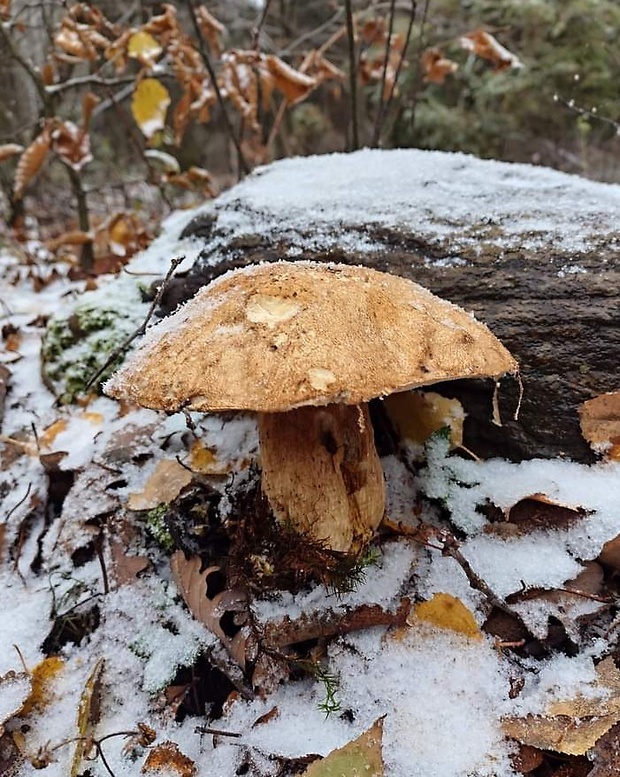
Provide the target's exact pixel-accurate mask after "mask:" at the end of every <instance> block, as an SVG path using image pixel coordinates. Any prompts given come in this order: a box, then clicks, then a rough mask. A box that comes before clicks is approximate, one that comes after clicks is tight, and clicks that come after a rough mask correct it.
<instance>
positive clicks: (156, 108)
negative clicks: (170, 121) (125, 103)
mask: <svg viewBox="0 0 620 777" xmlns="http://www.w3.org/2000/svg"><path fill="white" fill-rule="evenodd" d="M169 105H170V93H169V92H168V90H167V89H166V87H165V86H164V85H163V84H162V83H161V82H160V81H158V80H157V79H156V78H143V79H142V80H141V81H140V83H139V84H138V86H137V87H136V89H135V91H134V93H133V98H132V100H131V113H132V116H133V117H134V119H135V121H136V124H137V125H138V127H140V130H141V132H142V134H143V135H144V137H145V138H152V137H153V135H154V134H155V133H156V132H159V131H160V130H162V129H163V128H164V126H165V121H166V113H167V111H168V106H169Z"/></svg>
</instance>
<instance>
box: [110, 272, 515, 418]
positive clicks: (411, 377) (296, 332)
mask: <svg viewBox="0 0 620 777" xmlns="http://www.w3.org/2000/svg"><path fill="white" fill-rule="evenodd" d="M517 369H518V368H517V362H516V361H515V360H514V359H513V357H512V356H511V355H510V353H509V352H508V351H507V349H506V348H504V346H503V345H502V344H501V343H500V341H499V340H498V339H497V338H496V337H495V336H494V335H493V334H491V332H490V331H489V329H488V328H487V327H486V326H485V325H484V324H481V323H480V322H478V321H477V320H476V319H475V318H473V316H471V315H470V314H469V313H467V312H466V311H465V310H463V309H462V308H459V307H458V306H456V305H453V304H452V303H450V302H446V301H445V300H442V299H440V298H439V297H436V296H435V295H434V294H432V293H431V292H430V291H428V290H427V289H425V288H423V287H422V286H419V285H417V284H415V283H413V282H411V281H408V280H406V279H404V278H401V277H398V276H394V275H389V274H387V273H382V272H379V271H377V270H372V269H369V268H367V267H351V266H348V265H338V264H325V263H314V262H304V261H301V262H274V263H266V264H260V265H252V266H250V267H246V268H243V269H240V270H234V271H232V272H229V273H226V274H225V275H222V276H221V277H219V278H217V279H216V280H215V281H213V282H212V283H210V284H209V285H208V286H206V287H204V288H203V289H201V290H200V291H199V292H198V294H196V296H195V297H194V298H193V299H191V300H190V301H189V302H187V303H186V304H185V305H183V306H182V307H181V308H179V309H178V310H177V311H176V312H175V313H173V314H172V315H171V316H169V317H168V318H165V319H164V320H163V321H162V322H160V323H159V324H157V325H156V326H154V327H152V328H151V329H150V330H149V331H148V332H147V334H146V336H145V337H144V338H143V340H142V342H141V344H140V346H139V347H138V349H137V351H136V352H135V353H134V354H133V356H132V357H131V358H130V359H129V360H128V361H127V362H126V364H125V365H124V366H123V367H121V369H120V370H119V371H118V372H117V373H116V374H115V375H114V376H113V377H112V378H111V379H110V380H109V381H108V382H107V383H106V385H105V387H104V388H105V391H106V393H107V394H109V395H110V396H112V397H117V398H127V399H132V400H134V401H135V402H137V403H138V404H140V405H143V406H144V407H149V408H153V409H159V410H166V411H169V412H174V411H177V410H179V409H181V408H187V409H190V410H198V411H203V412H217V411H227V410H251V411H256V412H268V413H273V412H282V411H286V410H291V409H292V408H295V407H301V406H303V405H326V404H330V403H344V404H360V403H362V402H367V401H369V400H370V399H373V398H375V397H382V396H387V395H388V394H391V393H393V392H396V391H404V390H406V389H410V388H415V387H418V386H427V385H430V384H432V383H438V382H440V381H446V380H455V379H457V378H483V377H491V378H495V379H497V378H499V377H500V376H501V375H504V374H505V373H509V372H510V373H515V372H516V371H517Z"/></svg>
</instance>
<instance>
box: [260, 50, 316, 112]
mask: <svg viewBox="0 0 620 777" xmlns="http://www.w3.org/2000/svg"><path fill="white" fill-rule="evenodd" d="M261 57H262V60H263V61H264V63H265V66H266V68H267V70H268V71H269V73H270V74H271V76H272V77H273V80H274V86H275V88H276V89H277V90H278V91H279V92H281V93H282V94H283V95H284V99H285V100H286V101H287V103H289V105H295V104H296V103H298V102H301V101H302V100H305V99H306V97H307V96H308V95H309V94H310V92H311V91H312V90H313V89H314V88H315V87H316V85H317V80H316V79H315V78H312V76H309V75H306V74H305V73H301V72H300V71H299V70H295V68H293V67H291V66H290V65H287V64H286V62H284V61H283V60H282V59H280V58H279V57H276V56H274V55H273V54H268V55H266V56H263V55H261Z"/></svg>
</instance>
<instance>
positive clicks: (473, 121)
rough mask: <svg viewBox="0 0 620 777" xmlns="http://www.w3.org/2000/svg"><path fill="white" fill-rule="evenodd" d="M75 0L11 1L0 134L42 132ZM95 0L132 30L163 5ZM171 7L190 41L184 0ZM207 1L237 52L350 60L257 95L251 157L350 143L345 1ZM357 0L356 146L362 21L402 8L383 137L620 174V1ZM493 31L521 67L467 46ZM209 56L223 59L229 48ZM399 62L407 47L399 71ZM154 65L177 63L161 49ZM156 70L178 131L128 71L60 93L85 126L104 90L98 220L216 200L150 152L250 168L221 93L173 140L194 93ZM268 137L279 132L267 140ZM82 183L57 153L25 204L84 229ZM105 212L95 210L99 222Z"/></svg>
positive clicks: (89, 170) (3, 171)
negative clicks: (180, 184) (142, 110)
mask: <svg viewBox="0 0 620 777" xmlns="http://www.w3.org/2000/svg"><path fill="white" fill-rule="evenodd" d="M197 4H198V0H197ZM75 5H76V4H75V3H72V2H69V3H67V2H64V0H12V1H9V0H0V18H2V20H3V21H2V26H3V38H2V40H0V44H3V45H0V145H2V144H8V143H19V144H20V145H21V146H22V147H27V146H28V145H29V144H30V143H32V141H33V139H34V138H36V137H37V135H38V133H39V132H41V127H42V126H43V118H44V117H45V115H46V110H47V111H48V115H49V106H47V108H46V106H45V105H44V104H43V101H42V99H41V93H40V89H39V90H37V87H36V84H35V83H34V81H33V78H32V74H31V73H30V74H29V72H28V66H30V67H31V68H33V69H34V71H35V72H39V71H40V70H41V68H43V67H44V64H45V62H46V61H49V58H50V57H52V58H53V56H54V52H53V49H54V45H53V41H54V35H55V31H57V30H58V25H59V24H60V22H61V20H62V19H63V17H64V16H65V15H66V14H67V9H70V8H72V7H74V6H75ZM83 5H85V6H88V5H90V6H93V7H95V8H96V9H99V10H100V11H101V12H103V13H104V14H105V16H106V17H107V18H108V19H109V20H111V21H112V22H114V23H116V24H118V25H119V27H122V28H123V29H130V28H132V29H138V28H140V26H141V25H143V24H144V23H145V22H148V20H149V19H151V18H152V17H153V16H155V15H157V14H162V13H164V12H165V9H166V5H165V4H162V3H156V2H152V1H151V0H134V1H133V2H124V0H96V1H94V2H92V3H90V4H89V3H85V4H83ZM169 5H171V6H173V7H174V9H175V11H176V14H177V16H178V19H179V23H180V24H181V25H182V26H183V28H184V30H185V32H186V33H187V34H188V35H189V36H190V37H191V36H192V35H193V29H192V24H191V18H190V16H189V14H188V6H187V2H185V1H181V2H173V3H170V4H169ZM204 5H205V6H206V8H207V9H208V10H209V12H210V13H211V14H213V15H214V16H215V17H216V19H217V20H219V22H221V24H222V25H223V26H224V30H223V32H222V44H223V47H224V50H226V51H230V50H234V49H245V50H254V51H260V52H262V53H264V54H265V55H276V56H277V57H279V58H280V59H281V60H282V61H284V62H286V63H288V64H290V65H291V66H292V67H293V68H297V69H298V68H300V67H301V66H302V63H303V61H304V57H305V56H306V55H307V54H308V53H309V52H312V51H316V50H317V49H320V47H322V46H324V45H326V46H327V48H326V49H325V56H326V57H327V59H328V60H329V62H330V63H331V64H332V65H333V66H334V67H335V68H338V69H339V70H341V71H342V78H340V79H339V78H337V77H336V78H330V79H327V80H325V81H324V82H323V81H321V82H320V84H319V85H318V86H317V88H315V89H314V90H313V91H312V92H311V93H309V94H308V96H307V97H305V98H304V99H303V100H301V101H300V102H298V103H295V102H293V101H289V102H287V101H286V100H284V99H282V98H281V96H280V95H278V93H277V92H275V93H274V95H273V96H271V97H270V99H269V100H268V101H267V102H263V103H262V104H261V107H260V110H259V111H258V113H259V120H260V131H259V133H258V136H259V137H258V139H257V138H254V139H253V141H252V142H253V144H254V146H253V149H250V150H251V151H252V153H253V156H252V154H250V156H251V159H250V166H251V167H252V166H254V165H256V164H260V163H263V162H265V161H270V160H271V159H274V158H279V157H283V156H292V155H300V154H301V155H307V154H315V153H326V152H330V151H342V150H347V149H350V148H351V146H352V137H351V134H352V133H351V100H350V83H349V76H348V73H349V71H350V60H349V52H348V46H347V36H346V29H345V22H346V13H345V10H346V9H345V0H213V1H212V2H210V1H209V0H206V2H205V3H204ZM352 9H353V13H354V16H355V21H356V26H357V29H358V31H360V34H359V36H358V38H357V51H356V54H357V57H358V59H357V62H356V68H357V70H358V72H357V85H358V109H357V116H358V122H359V136H360V145H371V144H373V140H374V135H375V134H376V125H377V113H378V111H379V110H380V106H381V94H382V89H381V78H380V77H378V76H377V75H376V74H375V76H374V77H372V78H364V72H363V70H364V62H367V61H373V60H378V61H381V58H382V57H383V56H384V54H385V44H384V41H385V39H386V35H385V34H384V36H383V39H377V40H375V41H372V40H369V39H366V40H364V38H363V35H362V34H361V31H362V29H363V28H364V25H371V26H372V25H375V26H376V27H380V26H381V25H383V30H384V33H385V30H388V29H389V24H390V14H391V13H393V18H392V22H393V31H394V33H395V35H397V36H398V38H399V41H400V43H399V45H400V47H401V50H402V47H403V45H404V43H405V42H406V41H408V43H407V46H406V49H405V52H404V57H403V61H402V67H401V66H399V71H398V76H399V78H398V83H397V87H396V89H395V90H394V93H393V95H392V99H391V100H390V102H389V105H385V104H384V114H385V115H384V116H383V117H382V119H381V122H380V124H381V126H380V129H381V133H380V138H379V142H378V144H379V145H381V146H383V147H392V146H399V147H419V148H428V149H443V150H450V151H464V152H468V153H473V154H476V155H478V156H481V157H488V158H496V159H503V160H508V161H518V162H530V163H534V164H543V165H548V166H551V167H555V168H558V169H561V170H565V171H568V172H573V173H578V174H581V175H585V176H589V177H592V178H596V179H599V180H604V181H614V182H616V181H620V153H619V152H620V140H619V132H618V127H619V125H618V121H620V48H618V45H617V41H618V38H619V35H620V2H618V0H417V2H412V0H352ZM481 29H482V30H485V31H487V32H489V33H491V34H492V35H493V36H494V38H495V39H496V40H497V41H498V42H499V43H500V44H502V45H503V46H504V47H506V49H507V50H508V52H510V53H511V54H513V55H514V56H515V57H516V58H518V61H519V62H520V63H522V65H523V66H522V67H505V68H501V67H496V66H495V65H494V64H493V63H492V62H489V61H486V60H485V59H484V58H481V57H480V56H476V55H475V54H473V53H472V52H471V51H468V50H466V49H464V48H463V46H462V44H461V42H460V39H461V36H463V35H465V34H467V33H470V32H471V31H476V30H481ZM339 32H340V34H339ZM394 40H396V39H394ZM9 43H10V45H9ZM431 47H436V48H437V49H438V50H440V51H441V54H442V56H444V57H446V58H447V60H449V61H451V62H454V63H455V67H456V66H457V65H458V69H455V72H451V73H448V74H447V75H446V76H445V78H444V79H443V80H442V82H441V83H433V82H431V81H429V79H428V77H427V76H428V73H426V72H425V68H424V65H423V58H424V53H425V52H426V51H428V50H429V49H430V48H431ZM212 55H213V56H214V62H215V66H216V67H217V66H218V61H217V59H218V56H219V55H215V54H214V53H213V52H212ZM24 62H26V63H27V65H28V66H24ZM395 64H396V65H398V57H395V59H394V60H393V61H392V65H391V66H392V68H394V65H395ZM55 67H56V79H57V81H56V83H58V82H59V81H62V80H63V79H64V80H72V79H75V78H79V77H84V76H92V75H93V74H97V73H104V74H107V75H110V74H111V75H114V73H113V71H110V70H109V65H108V66H107V67H108V70H104V69H103V68H102V66H101V63H95V62H94V61H93V62H78V63H73V64H68V63H67V62H63V61H61V60H58V61H57V62H56V64H55ZM103 67H106V66H105V65H104V66H103ZM128 67H129V69H128V70H127V71H126V73H125V77H127V74H129V76H131V74H134V75H137V78H140V77H141V76H140V75H139V65H138V63H136V62H130V64H129V66H128ZM132 67H133V70H132V69H131V68H132ZM157 67H159V68H160V70H161V71H162V72H163V71H165V68H166V62H165V56H164V59H163V60H162V61H161V62H159V63H158V65H157ZM97 68H99V69H97ZM379 71H380V68H379ZM158 77H160V78H162V79H163V82H164V83H166V85H167V88H168V90H169V93H170V98H171V107H170V110H169V113H168V119H167V126H166V128H165V129H164V131H162V132H160V133H157V134H156V135H155V136H154V137H152V138H148V137H144V135H143V134H141V132H140V131H139V129H138V127H137V126H136V124H135V122H134V121H133V119H132V115H131V100H132V94H133V92H134V90H135V88H136V83H137V81H136V82H134V83H131V77H128V78H127V83H124V84H120V83H119V85H118V86H115V87H114V88H113V89H112V88H107V87H103V88H98V87H97V86H93V85H92V84H91V85H90V86H88V87H84V88H78V87H76V88H70V89H66V90H63V91H61V92H60V93H59V94H58V95H57V97H56V100H55V104H54V111H55V115H57V116H59V117H61V119H62V120H63V121H66V120H70V121H74V122H76V124H79V123H80V120H81V112H82V100H83V97H84V94H85V92H86V90H87V89H91V90H92V91H94V92H95V93H96V94H97V96H98V97H99V98H100V101H101V102H100V104H99V105H97V106H96V107H95V109H94V111H93V114H92V118H91V123H90V137H91V145H92V156H93V161H92V162H90V163H89V164H88V166H87V167H85V168H84V170H83V172H82V171H80V176H81V179H80V183H79V185H81V186H82V188H83V191H84V196H85V197H86V196H87V197H88V203H89V207H90V216H91V217H92V216H93V215H94V217H95V218H94V222H96V221H97V209H99V211H100V212H101V214H100V215H101V218H103V216H104V215H105V214H106V213H109V212H110V210H111V209H113V208H116V209H118V208H120V207H122V208H126V209H132V210H133V211H134V212H139V211H142V212H143V214H144V217H145V220H146V219H147V218H153V219H155V220H157V219H158V218H159V217H160V216H161V215H163V214H164V213H165V212H167V211H168V210H169V209H170V208H171V207H175V206H179V205H181V206H183V205H189V204H192V203H194V202H196V201H198V200H200V199H202V198H204V196H206V195H205V190H204V189H201V190H199V191H194V192H191V191H188V190H178V189H175V188H173V187H170V186H168V185H167V184H162V179H158V178H157V175H156V171H155V169H154V165H153V164H152V158H151V160H149V157H148V154H146V155H145V151H147V150H149V151H153V150H155V151H161V152H164V153H165V154H169V155H171V156H173V157H174V158H175V159H176V160H177V161H178V165H179V168H180V170H181V171H187V170H188V169H189V168H191V167H192V166H195V167H199V168H201V169H204V170H208V171H209V173H210V174H211V175H212V176H213V178H214V180H215V181H216V182H217V184H218V186H219V188H220V189H221V188H223V187H226V186H228V185H231V184H232V183H234V182H235V181H236V180H237V179H238V176H239V156H238V153H237V151H236V150H235V148H234V144H233V143H232V142H231V137H232V136H231V133H230V130H229V129H228V128H227V123H226V121H225V117H224V116H223V115H222V111H221V109H220V107H219V106H218V105H217V103H214V105H213V107H212V111H211V114H212V115H211V117H210V119H209V121H208V122H205V123H199V122H197V121H193V122H191V123H190V124H189V125H188V128H187V130H186V132H185V135H184V136H183V140H182V142H181V143H178V144H175V142H174V132H173V130H172V126H170V127H168V124H171V119H170V117H171V114H172V112H173V110H174V106H175V104H176V103H177V102H178V101H179V100H180V98H181V95H182V89H181V88H180V86H179V84H178V83H176V82H175V81H174V78H173V77H172V75H171V73H170V72H169V73H168V76H167V78H168V80H166V74H165V72H163V75H161V76H158ZM383 95H384V97H385V92H383ZM283 106H284V108H286V110H285V111H284V110H283ZM279 112H282V114H283V116H282V117H280V120H279V119H278V113H279ZM230 113H231V119H232V125H233V130H234V133H236V134H237V135H238V136H243V134H244V133H246V135H247V126H244V120H243V118H242V117H241V116H240V115H239V114H238V113H235V111H234V110H231V111H230ZM274 127H275V130H276V131H275V132H274ZM270 133H271V134H272V135H273V137H272V138H271V141H270V143H267V139H268V138H269V136H270ZM261 144H262V145H261ZM246 147H247V144H246ZM258 147H260V148H259V150H258V152H257V151H256V149H257V148H258ZM16 164H17V160H16V159H8V160H5V161H2V162H0V186H1V189H2V192H3V194H4V197H3V203H2V211H3V213H4V215H5V217H6V219H7V220H10V219H11V218H12V212H11V198H12V193H13V186H14V180H15V169H16ZM73 183H74V186H73V188H72V187H71V185H69V184H68V182H67V177H66V174H65V172H63V170H62V168H61V166H58V165H54V164H52V163H46V165H45V167H44V168H42V172H41V173H40V174H38V175H37V179H36V186H30V187H29V190H28V191H27V195H28V197H27V198H26V200H27V201H30V200H33V199H36V202H37V203H38V208H37V211H38V214H37V215H38V218H40V220H41V219H42V220H43V221H45V220H47V221H49V222H50V223H53V224H54V225H56V226H55V231H56V234H57V233H58V229H59V227H58V225H59V224H61V223H62V228H63V229H71V228H72V226H73V227H74V226H75V218H74V219H73V223H72V222H71V219H70V218H68V217H67V216H66V214H67V213H73V214H75V199H76V185H77V184H75V181H74V182H73ZM78 188H79V186H78ZM63 218H64V221H63ZM82 221H83V220H82ZM94 222H93V220H92V218H91V225H92V223H94ZM52 232H54V230H52Z"/></svg>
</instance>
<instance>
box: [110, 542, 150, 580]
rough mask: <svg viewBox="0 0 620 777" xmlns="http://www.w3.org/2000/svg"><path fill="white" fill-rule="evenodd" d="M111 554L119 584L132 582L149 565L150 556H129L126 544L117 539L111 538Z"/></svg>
mask: <svg viewBox="0 0 620 777" xmlns="http://www.w3.org/2000/svg"><path fill="white" fill-rule="evenodd" d="M110 554H111V556H112V565H113V567H114V577H115V578H116V583H117V585H118V586H121V585H126V584H127V583H132V582H133V581H134V580H135V579H136V577H137V576H138V575H139V574H140V572H144V570H145V569H146V568H147V567H148V565H149V560H148V558H145V557H144V556H129V555H128V554H127V553H126V552H125V546H124V545H123V544H122V543H121V542H118V541H116V540H110Z"/></svg>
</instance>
